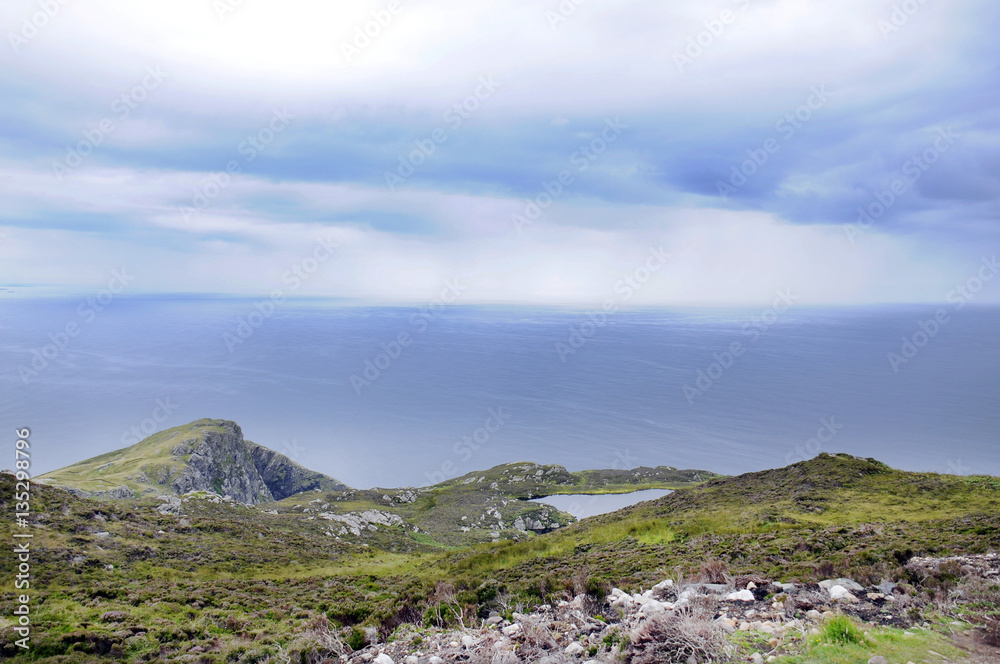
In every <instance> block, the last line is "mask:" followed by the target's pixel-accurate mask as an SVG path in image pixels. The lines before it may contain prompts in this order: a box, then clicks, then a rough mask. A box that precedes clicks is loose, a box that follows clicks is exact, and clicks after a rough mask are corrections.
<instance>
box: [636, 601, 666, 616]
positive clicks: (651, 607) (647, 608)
mask: <svg viewBox="0 0 1000 664" xmlns="http://www.w3.org/2000/svg"><path fill="white" fill-rule="evenodd" d="M664 610H666V607H665V606H664V605H663V603H662V602H658V601H657V600H655V599H650V600H647V601H646V602H644V603H643V605H642V606H641V607H639V615H640V616H651V615H653V614H655V613H663V611H664Z"/></svg>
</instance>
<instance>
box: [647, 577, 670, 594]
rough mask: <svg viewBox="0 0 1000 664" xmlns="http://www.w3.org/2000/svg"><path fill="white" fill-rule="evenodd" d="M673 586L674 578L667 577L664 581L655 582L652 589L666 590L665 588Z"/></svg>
mask: <svg viewBox="0 0 1000 664" xmlns="http://www.w3.org/2000/svg"><path fill="white" fill-rule="evenodd" d="M673 587H674V580H673V579H667V580H666V581H660V582H659V583H657V584H656V585H655V586H653V588H652V590H653V591H654V592H656V591H660V590H666V589H667V588H673Z"/></svg>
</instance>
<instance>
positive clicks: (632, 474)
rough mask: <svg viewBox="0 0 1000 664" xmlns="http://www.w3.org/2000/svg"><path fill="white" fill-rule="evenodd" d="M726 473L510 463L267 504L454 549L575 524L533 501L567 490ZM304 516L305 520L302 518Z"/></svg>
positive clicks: (672, 484)
mask: <svg viewBox="0 0 1000 664" xmlns="http://www.w3.org/2000/svg"><path fill="white" fill-rule="evenodd" d="M717 477H719V475H717V474H715V473H712V472H709V471H705V470H677V469H676V468H672V467H666V466H662V467H658V468H635V469H632V470H614V469H608V470H585V471H579V472H569V471H568V470H566V468H564V467H563V466H559V465H541V464H537V463H531V462H526V461H522V462H518V463H508V464H503V465H499V466H495V467H493V468H490V469H489V470H483V471H476V472H473V473H469V474H467V475H463V476H462V477H458V478H455V479H452V480H448V481H446V482H442V483H440V484H435V485H434V486H430V487H421V488H413V487H404V488H397V489H381V488H375V489H348V490H344V491H328V492H324V493H321V494H320V495H316V494H315V493H313V492H310V493H300V494H297V495H294V496H291V497H289V498H287V499H285V500H282V501H280V502H279V503H277V504H275V505H267V506H264V507H268V508H271V509H273V510H274V511H276V512H278V513H284V514H293V515H307V516H305V517H304V518H307V519H320V520H327V521H330V522H333V523H332V527H331V532H333V533H335V534H336V535H337V536H338V537H345V538H348V539H355V540H361V541H370V540H372V538H373V537H377V538H378V539H379V540H380V541H381V542H382V545H383V546H385V545H387V544H388V543H387V542H386V540H385V537H387V536H388V534H387V533H386V532H384V531H374V532H378V533H380V534H378V535H377V536H376V535H374V534H373V531H369V530H367V527H368V526H369V525H375V526H376V527H378V526H379V525H389V524H392V525H396V526H399V527H400V532H401V533H403V534H405V537H403V538H402V539H400V541H397V542H395V544H394V545H393V550H405V549H408V548H412V547H411V544H412V543H410V542H407V541H406V540H409V539H412V540H415V541H417V542H419V543H421V544H425V545H428V546H431V547H438V548H448V547H459V546H467V545H469V544H475V543H481V542H496V541H499V540H515V541H516V540H524V539H529V538H530V537H531V536H532V535H535V534H540V533H547V532H550V531H553V530H556V529H558V528H562V527H565V526H567V525H569V524H571V523H574V522H575V521H576V519H575V518H574V517H573V516H572V515H570V514H567V513H565V512H561V511H559V510H557V509H556V508H554V507H552V506H550V505H546V504H544V503H539V502H527V501H528V500H530V499H537V498H544V497H546V496H553V495H560V494H600V493H622V492H630V491H635V490H637V489H652V488H659V489H677V488H681V487H685V486H694V485H696V484H699V483H701V482H703V481H705V480H707V479H709V478H717ZM300 518H302V517H300Z"/></svg>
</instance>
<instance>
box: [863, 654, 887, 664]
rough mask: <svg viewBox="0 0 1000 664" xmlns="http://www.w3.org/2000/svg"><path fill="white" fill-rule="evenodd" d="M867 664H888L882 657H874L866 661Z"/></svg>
mask: <svg viewBox="0 0 1000 664" xmlns="http://www.w3.org/2000/svg"><path fill="white" fill-rule="evenodd" d="M868 664H889V661H888V660H887V659H886V658H885V657H883V656H882V655H875V656H874V657H871V658H870V659H869V660H868Z"/></svg>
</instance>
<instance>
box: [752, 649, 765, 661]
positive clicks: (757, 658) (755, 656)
mask: <svg viewBox="0 0 1000 664" xmlns="http://www.w3.org/2000/svg"><path fill="white" fill-rule="evenodd" d="M750 661H751V662H753V664H761V663H762V662H763V661H764V656H763V655H761V654H760V653H759V652H755V653H754V654H752V655H750Z"/></svg>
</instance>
